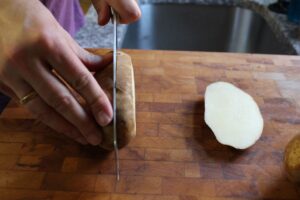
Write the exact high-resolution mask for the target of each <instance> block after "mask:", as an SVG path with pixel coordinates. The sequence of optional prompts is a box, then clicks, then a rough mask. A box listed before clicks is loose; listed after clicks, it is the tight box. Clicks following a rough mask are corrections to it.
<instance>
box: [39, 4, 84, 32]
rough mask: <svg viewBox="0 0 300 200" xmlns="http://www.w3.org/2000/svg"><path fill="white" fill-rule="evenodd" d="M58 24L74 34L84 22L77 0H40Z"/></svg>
mask: <svg viewBox="0 0 300 200" xmlns="http://www.w3.org/2000/svg"><path fill="white" fill-rule="evenodd" d="M41 2H42V3H43V4H44V5H45V6H46V7H47V8H48V9H49V10H50V11H51V13H52V14H53V16H54V17H55V18H56V20H57V21H58V22H59V23H60V25H61V26H62V27H63V28H64V29H65V30H66V31H68V32H69V33H70V35H72V36H74V35H75V33H76V32H77V31H78V30H79V29H80V28H81V27H82V26H83V24H84V14H83V11H82V9H81V6H80V3H79V0H41Z"/></svg>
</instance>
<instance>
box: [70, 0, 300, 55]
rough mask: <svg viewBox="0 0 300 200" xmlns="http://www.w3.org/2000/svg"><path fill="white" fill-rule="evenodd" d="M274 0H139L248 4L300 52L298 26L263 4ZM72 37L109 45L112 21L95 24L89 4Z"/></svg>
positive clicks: (97, 45) (121, 34)
mask: <svg viewBox="0 0 300 200" xmlns="http://www.w3.org/2000/svg"><path fill="white" fill-rule="evenodd" d="M273 2H274V0H140V3H141V4H147V3H181V4H182V3H196V4H201V5H234V6H240V7H244V8H249V9H252V10H254V11H256V12H257V13H259V14H260V15H262V16H263V17H264V19H265V20H266V21H267V23H268V24H269V25H270V27H271V29H272V30H273V32H274V33H275V35H276V36H277V38H278V39H279V40H280V41H281V42H282V43H283V44H284V45H285V46H287V47H289V48H290V49H293V50H294V53H297V54H300V26H296V25H294V24H292V23H290V22H288V21H287V17H286V16H285V15H282V14H278V13H274V12H271V11H270V10H269V9H268V8H267V6H268V5H269V4H270V3H273ZM118 33H119V44H121V43H122V41H123V39H124V35H125V33H126V25H122V26H120V27H119V30H118ZM75 38H76V40H77V41H78V43H79V44H80V45H81V46H83V47H89V48H111V47H112V25H111V24H109V25H108V26H105V27H101V28H100V27H99V26H98V25H97V14H96V11H95V9H94V8H92V7H91V8H90V10H89V12H88V13H87V17H86V24H85V26H84V27H83V28H82V29H81V30H80V31H79V32H78V34H77V35H76V37H75Z"/></svg>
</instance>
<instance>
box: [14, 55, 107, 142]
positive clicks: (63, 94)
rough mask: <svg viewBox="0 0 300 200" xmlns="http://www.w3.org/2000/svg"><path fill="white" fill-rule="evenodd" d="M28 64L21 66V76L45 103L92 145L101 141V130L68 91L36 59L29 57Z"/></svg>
mask: <svg viewBox="0 0 300 200" xmlns="http://www.w3.org/2000/svg"><path fill="white" fill-rule="evenodd" d="M28 66H30V67H27V66H24V67H22V69H20V70H19V71H20V73H21V75H22V77H24V79H25V80H26V81H27V82H28V83H29V84H30V85H31V86H32V87H33V90H34V91H36V92H37V93H38V94H39V96H40V97H41V98H42V99H43V101H45V102H46V104H47V105H49V106H50V107H52V108H53V109H55V110H56V112H57V113H58V114H59V115H60V116H63V118H65V119H66V120H67V121H69V122H70V123H71V124H72V125H73V126H74V127H76V128H77V129H78V130H79V131H80V132H81V133H82V134H83V136H84V137H85V138H86V140H87V141H88V142H89V143H90V144H93V145H98V144H99V143H100V142H101V139H102V138H101V131H100V129H99V128H98V126H97V124H96V122H95V121H94V120H93V118H92V117H91V116H89V115H88V114H87V113H86V112H85V110H84V109H83V108H82V107H81V105H80V104H79V103H78V102H77V101H76V99H75V98H74V97H73V96H72V95H71V93H70V91H69V90H68V89H67V88H66V87H65V86H64V85H63V84H62V83H61V82H60V81H59V80H58V79H57V78H55V77H54V76H53V75H52V74H51V73H50V71H49V70H47V68H46V67H45V65H44V63H41V62H40V61H39V60H37V59H33V58H31V59H30V61H29V63H28Z"/></svg>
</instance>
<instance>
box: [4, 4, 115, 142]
mask: <svg viewBox="0 0 300 200" xmlns="http://www.w3.org/2000/svg"><path fill="white" fill-rule="evenodd" d="M0 25H1V29H0V90H1V91H2V92H4V93H6V94H8V95H10V96H11V97H12V98H14V99H15V100H19V99H22V97H24V96H26V95H28V94H30V93H32V92H34V94H35V93H36V94H37V95H35V97H34V98H32V99H31V100H30V101H29V102H27V103H26V104H25V105H24V106H25V107H27V108H28V109H29V110H30V111H31V112H32V113H33V114H34V115H35V116H36V117H37V118H38V119H40V120H41V121H42V122H44V123H45V124H46V125H48V126H49V127H51V128H53V129H54V130H56V131H57V132H60V133H63V134H65V135H67V136H69V137H71V138H73V139H74V140H76V141H78V142H80V143H82V144H87V143H90V144H93V145H98V144H99V143H100V142H101V131H100V129H99V127H98V126H99V124H100V125H101V126H105V125H107V124H108V123H109V122H110V121H111V119H112V115H113V114H112V106H111V104H110V102H109V99H108V98H107V96H106V95H105V93H104V92H103V90H102V89H101V87H100V85H99V84H98V83H97V82H96V80H95V79H94V77H93V75H92V73H91V72H90V71H97V70H99V69H100V68H102V67H105V66H107V65H108V64H109V63H111V61H112V56H111V54H108V55H105V56H102V57H101V56H96V55H93V54H90V53H88V52H87V51H85V50H84V49H82V48H81V47H80V46H79V45H78V44H77V43H76V42H75V41H74V40H73V39H72V38H71V37H70V35H69V34H68V33H67V32H66V31H65V30H64V29H63V28H62V27H61V26H60V25H59V24H58V22H57V21H56V20H55V19H54V17H53V16H52V15H51V13H50V12H49V11H48V10H47V9H46V8H45V7H44V6H43V5H42V4H41V3H40V1H39V0H30V1H24V0H1V1H0ZM53 71H55V73H53ZM55 74H59V76H60V77H61V78H62V79H63V80H64V81H65V82H67V83H68V85H69V86H71V87H72V88H73V89H74V90H75V91H76V92H78V93H79V94H80V95H81V96H82V97H83V98H84V99H85V101H86V103H87V107H88V110H90V111H91V112H92V114H89V113H88V112H90V111H87V110H85V109H84V108H83V107H82V106H81V105H80V104H79V103H78V101H77V100H76V98H75V97H74V96H73V95H72V94H71V92H70V90H69V89H68V87H67V86H66V85H65V84H63V82H62V81H61V80H60V79H59V78H58V76H56V75H55Z"/></svg>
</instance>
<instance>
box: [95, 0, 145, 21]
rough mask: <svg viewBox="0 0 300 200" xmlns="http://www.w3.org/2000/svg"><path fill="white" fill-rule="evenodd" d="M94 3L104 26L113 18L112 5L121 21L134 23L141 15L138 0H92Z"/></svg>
mask: <svg viewBox="0 0 300 200" xmlns="http://www.w3.org/2000/svg"><path fill="white" fill-rule="evenodd" d="M92 3H93V5H94V7H95V9H96V10H97V13H98V23H99V24H100V25H102V26H103V25H106V24H107V23H108V22H109V20H110V18H111V16H110V13H111V12H110V7H112V8H113V9H115V10H116V12H117V13H118V14H119V16H120V23H124V24H128V23H132V22H134V21H136V20H138V19H139V18H140V17H141V10H140V8H139V6H138V3H137V0H92Z"/></svg>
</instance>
